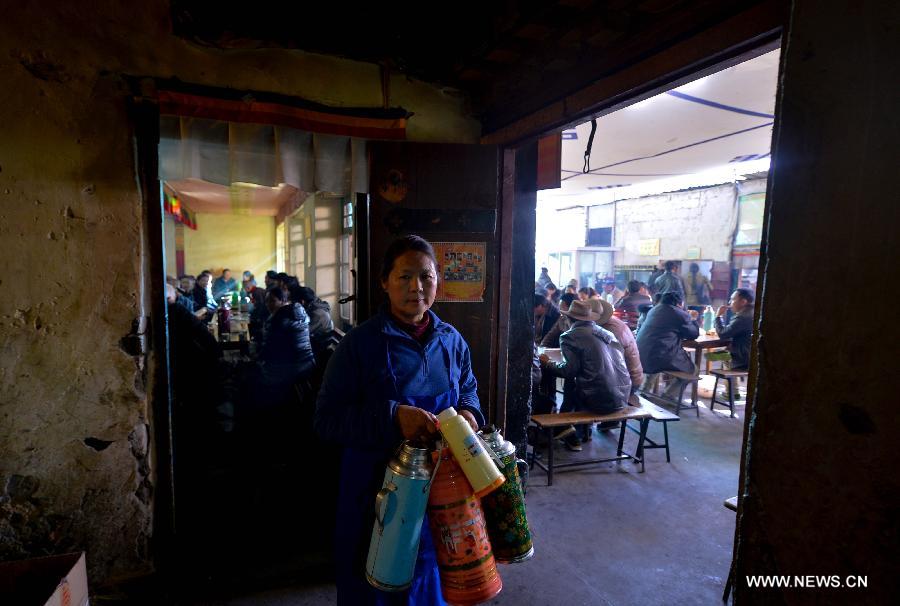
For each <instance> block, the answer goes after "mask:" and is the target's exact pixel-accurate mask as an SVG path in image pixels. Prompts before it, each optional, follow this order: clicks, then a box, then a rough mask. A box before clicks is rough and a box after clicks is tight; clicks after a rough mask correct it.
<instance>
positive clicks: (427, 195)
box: [358, 142, 501, 420]
mask: <svg viewBox="0 0 900 606" xmlns="http://www.w3.org/2000/svg"><path fill="white" fill-rule="evenodd" d="M369 152H370V154H371V155H370V158H371V172H370V175H371V177H370V188H369V191H370V192H371V194H370V196H369V203H368V209H367V212H366V213H365V223H361V224H360V225H359V227H360V231H365V232H367V236H368V237H367V239H366V241H365V247H364V248H363V246H362V245H363V240H362V239H360V250H359V263H360V283H359V286H360V292H359V296H360V298H361V305H360V317H359V319H358V320H359V321H360V322H361V321H363V320H365V319H366V318H367V317H368V316H370V315H371V314H372V313H374V312H375V311H377V309H378V307H379V306H380V305H381V304H382V303H383V302H384V301H385V298H384V293H383V291H382V289H381V285H380V282H379V275H380V273H381V266H380V263H381V260H382V258H383V256H384V251H385V249H386V248H387V246H388V245H389V244H390V243H391V241H392V240H393V239H394V238H396V237H398V236H402V235H406V234H416V235H419V236H422V237H423V238H426V239H427V240H428V241H429V242H431V243H432V244H435V243H447V244H443V245H441V244H438V245H436V246H435V252H436V253H437V256H438V264H439V265H440V266H441V267H439V268H438V271H439V274H440V277H439V282H440V283H442V286H440V285H439V290H438V300H436V301H435V304H434V307H433V308H432V309H433V310H434V312H435V313H436V314H437V315H438V317H440V318H441V319H442V320H444V321H446V322H449V323H450V324H452V325H453V326H454V327H455V328H456V329H457V330H458V331H459V332H460V334H462V336H463V338H464V339H465V340H466V342H468V344H469V348H470V349H471V352H472V369H473V371H474V373H475V377H476V378H477V380H478V397H479V399H480V400H481V407H482V410H483V411H484V413H485V417H486V418H488V419H490V420H493V419H494V418H495V413H496V402H495V397H494V396H495V394H496V389H495V387H496V380H497V368H496V364H497V352H496V343H497V326H498V322H497V317H498V294H499V286H500V284H499V282H500V275H499V267H500V264H499V262H498V255H499V248H500V246H499V242H500V237H501V236H500V229H499V220H498V217H499V210H500V207H499V204H500V150H499V148H497V147H496V146H488V145H449V144H414V143H386V142H378V143H371V144H370V146H369ZM361 215H362V213H361ZM451 255H452V259H451ZM442 293H443V297H442ZM442 298H443V300H441V299H442Z"/></svg>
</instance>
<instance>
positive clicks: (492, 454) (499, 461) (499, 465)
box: [475, 433, 503, 471]
mask: <svg viewBox="0 0 900 606" xmlns="http://www.w3.org/2000/svg"><path fill="white" fill-rule="evenodd" d="M475 437H476V438H478V441H479V442H481V445H482V447H484V450H485V451H486V452H487V454H488V456H489V457H491V458H492V459H494V464H495V465H497V469H499V470H500V471H503V459H501V458H500V455H498V454H497V453H496V452H494V449H493V448H491V446H490V444H488V443H487V441H485V439H484V436H482V435H481V434H480V433H476V434H475Z"/></svg>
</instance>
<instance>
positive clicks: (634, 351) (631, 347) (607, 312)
mask: <svg viewBox="0 0 900 606" xmlns="http://www.w3.org/2000/svg"><path fill="white" fill-rule="evenodd" d="M591 310H592V311H593V312H594V313H595V314H597V315H598V316H599V318H598V319H597V324H598V325H600V326H602V327H603V328H605V329H606V330H608V331H609V332H611V333H612V334H613V335H615V337H616V341H618V342H619V345H621V346H622V354H623V356H624V358H625V366H627V367H628V374H629V375H630V376H631V392H632V393H634V392H636V391H637V390H638V389H640V387H641V383H643V382H644V369H643V367H641V354H640V352H639V351H638V346H637V341H636V340H635V338H634V333H632V332H631V329H630V328H628V324H626V323H625V322H623V321H622V320H620V319H619V318H617V317H615V316H614V315H613V313H614V311H615V310H614V308H613V306H612V305H611V304H610V303H609V302H607V301H604V300H602V299H591Z"/></svg>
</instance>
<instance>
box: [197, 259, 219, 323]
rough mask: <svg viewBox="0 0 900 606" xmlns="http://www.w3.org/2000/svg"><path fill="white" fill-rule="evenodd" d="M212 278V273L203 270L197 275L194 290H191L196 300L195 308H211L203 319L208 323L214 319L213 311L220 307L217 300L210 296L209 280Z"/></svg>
mask: <svg viewBox="0 0 900 606" xmlns="http://www.w3.org/2000/svg"><path fill="white" fill-rule="evenodd" d="M211 279H212V275H211V274H210V273H209V272H205V271H204V272H202V273H201V274H200V275H199V276H197V281H196V282H194V290H193V291H192V292H191V298H192V299H193V300H194V309H197V310H199V309H207V310H209V312H208V313H207V314H206V317H205V318H204V319H203V322H205V323H207V324H209V321H210V320H212V318H213V316H214V314H213V313H212V312H214V311H215V310H216V308H217V307H218V305H217V304H216V302H215V300H214V299H213V298H212V297H211V296H210V292H209V281H210V280H211Z"/></svg>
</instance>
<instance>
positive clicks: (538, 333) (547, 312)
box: [534, 293, 559, 343]
mask: <svg viewBox="0 0 900 606" xmlns="http://www.w3.org/2000/svg"><path fill="white" fill-rule="evenodd" d="M557 320H559V309H558V308H557V307H556V306H555V305H554V304H553V303H551V302H550V300H549V299H548V298H547V297H545V296H544V295H539V294H537V293H535V294H534V341H535V343H540V342H541V341H543V339H544V337H545V336H546V335H547V333H548V332H550V330H551V329H552V328H553V326H554V325H555V324H556V321H557Z"/></svg>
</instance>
